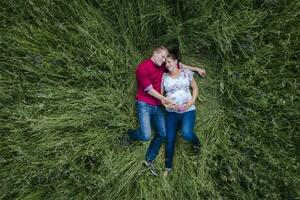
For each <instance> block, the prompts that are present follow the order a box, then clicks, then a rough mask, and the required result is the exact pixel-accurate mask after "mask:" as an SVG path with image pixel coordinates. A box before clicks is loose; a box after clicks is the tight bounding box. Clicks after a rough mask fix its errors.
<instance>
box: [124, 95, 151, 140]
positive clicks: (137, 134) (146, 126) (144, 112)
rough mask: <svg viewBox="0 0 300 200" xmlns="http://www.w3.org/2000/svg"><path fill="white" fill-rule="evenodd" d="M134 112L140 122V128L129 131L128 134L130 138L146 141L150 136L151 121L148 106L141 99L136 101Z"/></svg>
mask: <svg viewBox="0 0 300 200" xmlns="http://www.w3.org/2000/svg"><path fill="white" fill-rule="evenodd" d="M136 112H137V116H138V120H139V124H140V128H138V129H135V130H133V131H130V132H129V133H128V134H129V136H130V138H131V139H133V140H138V141H147V140H149V139H150V137H151V123H150V114H151V108H150V106H149V105H148V104H147V103H145V102H141V101H137V103H136Z"/></svg>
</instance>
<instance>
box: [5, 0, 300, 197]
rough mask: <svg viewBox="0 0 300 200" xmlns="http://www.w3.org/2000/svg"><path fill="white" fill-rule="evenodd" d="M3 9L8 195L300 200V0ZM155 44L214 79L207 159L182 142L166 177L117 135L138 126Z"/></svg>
mask: <svg viewBox="0 0 300 200" xmlns="http://www.w3.org/2000/svg"><path fill="white" fill-rule="evenodd" d="M0 7H1V11H0V13H1V15H0V16H1V17H0V20H1V27H0V44H1V45H0V134H1V135H0V137H1V139H0V199H122V200H123V199H130V200H134V199H149V200H152V199H162V200H165V199H180V200H181V199H191V200H192V199H290V200H296V199H300V191H299V185H300V175H299V151H300V149H299V146H300V142H299V132H300V130H299V125H300V120H299V111H300V106H299V105H300V104H299V93H300V92H299V74H300V69H299V63H300V58H299V55H300V27H299V24H300V3H299V1H291V0H256V1H250V0H242V1H237V0H232V1H228V0H216V1H208V0H203V1H197V0H188V1H183V0H176V1H169V0H165V1H150V0H148V1H146V0H139V1H133V0H127V1H121V0H113V1H111V0H98V1H97V0H85V1H83V0H77V1H71V0H65V1H59V0H53V1H50V0H26V1H21V0H14V1H12V0H7V1H1V2H0ZM158 45H166V46H168V47H174V46H178V48H179V49H180V52H181V54H182V61H183V63H186V64H189V65H194V66H199V67H203V68H205V69H206V71H207V76H206V77H205V78H200V77H199V76H197V77H196V81H197V83H198V85H199V88H200V95H199V97H198V100H197V124H196V133H197V135H198V136H199V138H200V140H201V141H202V144H203V148H202V154H201V156H200V157H199V158H198V157H197V156H195V155H194V154H193V153H192V152H191V149H190V145H189V144H188V143H187V142H185V141H184V140H183V139H181V138H180V137H179V138H178V141H177V143H176V155H175V158H174V159H175V160H174V165H175V166H174V173H173V174H172V176H170V177H167V178H163V177H162V176H159V177H153V176H151V175H150V174H149V172H148V171H147V170H146V169H145V168H143V166H142V165H141V162H142V160H143V158H144V155H145V151H146V148H147V146H148V143H144V144H143V143H136V144H133V145H131V146H130V147H127V148H126V147H124V146H121V145H120V141H119V139H120V137H121V136H122V135H124V134H125V133H126V131H127V130H128V129H132V128H136V127H137V126H138V124H137V120H136V113H135V108H134V95H135V91H136V82H135V77H134V71H135V68H136V65H137V64H138V63H139V62H140V61H141V60H143V59H145V58H147V57H149V56H150V55H151V50H152V48H153V47H156V46H158ZM163 163H164V149H163V148H162V149H161V152H160V154H159V156H158V158H157V161H156V166H157V167H158V169H159V171H160V172H162V170H163ZM297 185H298V186H297Z"/></svg>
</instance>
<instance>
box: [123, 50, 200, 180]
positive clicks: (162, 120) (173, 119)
mask: <svg viewBox="0 0 300 200" xmlns="http://www.w3.org/2000/svg"><path fill="white" fill-rule="evenodd" d="M192 71H197V72H198V73H199V74H200V75H201V76H205V71H204V70H203V69H201V68H196V67H191V66H187V65H184V64H182V63H180V62H179V61H178V58H177V57H176V55H174V54H169V51H168V49H166V48H165V47H163V46H161V47H158V48H155V49H154V50H153V54H152V56H151V58H149V59H146V60H144V61H142V62H141V63H140V64H139V65H138V67H137V69H136V79H137V94H136V109H137V116H138V120H139V125H140V127H139V128H138V129H135V130H131V131H129V132H128V135H129V138H130V139H131V140H137V141H148V140H150V138H151V124H152V125H153V128H154V130H155V136H154V137H153V139H152V140H151V142H150V145H149V147H148V149H147V152H146V156H145V161H144V164H145V165H146V166H147V167H148V168H149V170H150V172H151V173H152V174H153V175H155V176H157V175H158V174H157V172H156V170H155V168H154V165H153V161H154V160H155V158H156V156H157V154H158V152H159V149H160V146H161V144H162V143H163V142H164V140H166V145H165V147H166V149H165V153H166V155H165V171H164V176H167V175H169V174H170V172H171V171H172V162H173V156H174V147H175V138H176V131H177V128H178V126H179V125H181V132H182V136H183V138H184V139H186V140H188V141H190V142H191V143H192V144H193V148H194V150H196V151H197V152H198V153H200V147H201V145H200V141H199V139H198V137H197V136H196V134H195V133H194V131H193V130H194V124H195V117H196V113H195V101H196V98H197V95H198V86H197V83H196V81H195V80H194V78H193V72H192ZM190 89H192V93H191V91H190ZM161 105H164V107H165V111H166V112H165V115H164V113H163V112H162V110H161Z"/></svg>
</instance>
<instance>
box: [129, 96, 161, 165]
mask: <svg viewBox="0 0 300 200" xmlns="http://www.w3.org/2000/svg"><path fill="white" fill-rule="evenodd" d="M136 109H137V115H138V120H139V123H140V128H138V129H136V130H133V131H130V132H129V136H130V137H131V138H132V139H134V140H139V141H148V140H149V139H150V137H151V122H152V124H153V126H154V130H155V136H154V138H153V139H152V141H151V143H150V145H149V147H148V150H147V153H146V158H145V159H146V160H147V161H153V160H154V159H155V158H156V156H157V154H158V152H159V149H160V146H161V144H162V143H163V141H164V139H165V138H166V128H165V118H164V114H163V112H162V111H161V108H160V106H152V105H149V104H147V103H145V102H142V101H137V102H136Z"/></svg>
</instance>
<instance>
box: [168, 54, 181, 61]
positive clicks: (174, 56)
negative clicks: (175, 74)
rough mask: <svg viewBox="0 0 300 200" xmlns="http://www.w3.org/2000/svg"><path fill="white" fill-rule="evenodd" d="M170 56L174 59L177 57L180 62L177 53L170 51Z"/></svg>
mask: <svg viewBox="0 0 300 200" xmlns="http://www.w3.org/2000/svg"><path fill="white" fill-rule="evenodd" d="M168 58H171V59H172V60H175V59H176V60H178V62H179V58H178V55H177V54H175V53H169V55H168Z"/></svg>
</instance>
